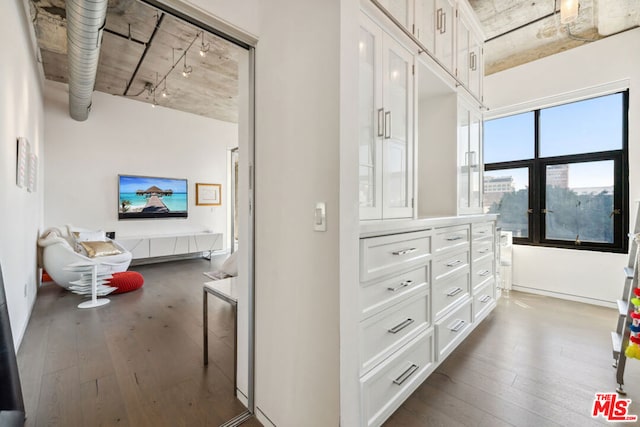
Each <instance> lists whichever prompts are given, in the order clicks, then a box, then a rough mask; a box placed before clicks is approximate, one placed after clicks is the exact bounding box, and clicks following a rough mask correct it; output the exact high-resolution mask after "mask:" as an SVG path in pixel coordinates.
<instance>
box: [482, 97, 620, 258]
mask: <svg viewBox="0 0 640 427" xmlns="http://www.w3.org/2000/svg"><path fill="white" fill-rule="evenodd" d="M614 94H622V121H623V123H622V148H621V149H619V150H609V151H599V152H593V153H579V154H569V155H562V156H554V157H542V158H541V157H540V138H539V136H540V135H539V134H540V110H543V109H544V108H539V109H535V110H533V112H534V158H533V159H525V160H514V161H506V162H496V163H487V164H485V168H484V170H485V171H499V170H504V169H516V168H528V170H529V208H528V217H529V229H528V237H514V238H513V243H514V244H520V245H529V246H542V247H553V248H564V249H577V250H590V251H600V252H615V253H627V251H628V245H629V239H628V238H627V233H628V231H629V131H628V129H629V90H628V89H626V90H623V91H616V92H612V93H607V94H602V95H597V96H593V97H591V98H585V99H580V100H578V101H571V102H566V103H565V104H571V103H573V102H580V101H585V100H588V99H592V98H597V97H600V96H607V95H614ZM606 160H612V161H613V162H614V183H613V206H614V209H616V210H619V213H616V214H613V220H614V221H613V236H614V241H613V243H598V242H589V241H585V242H572V241H568V240H557V239H547V238H546V236H545V231H546V230H545V215H546V214H545V213H544V209H545V206H546V191H545V189H546V167H547V166H548V165H558V164H572V163H585V162H593V161H606Z"/></svg>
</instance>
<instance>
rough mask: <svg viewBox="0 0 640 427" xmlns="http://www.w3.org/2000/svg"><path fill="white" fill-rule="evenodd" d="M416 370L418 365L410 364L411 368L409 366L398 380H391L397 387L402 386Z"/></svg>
mask: <svg viewBox="0 0 640 427" xmlns="http://www.w3.org/2000/svg"><path fill="white" fill-rule="evenodd" d="M417 370H418V365H416V364H415V363H412V364H411V366H409V368H408V369H407V370H406V371H404V372H403V373H402V374H400V376H399V377H398V378H396V379H395V380H393V383H394V384H397V385H402V383H403V382H405V381H406V380H408V379H409V377H410V376H411V375H413V374H414V373H415V372H416V371H417Z"/></svg>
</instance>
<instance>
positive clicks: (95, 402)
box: [18, 259, 261, 427]
mask: <svg viewBox="0 0 640 427" xmlns="http://www.w3.org/2000/svg"><path fill="white" fill-rule="evenodd" d="M216 262H218V263H219V262H220V261H219V260H218V261H216V260H215V259H214V261H212V262H211V263H210V262H209V261H207V260H203V259H195V260H186V261H174V262H168V263H163V264H154V265H148V266H136V267H132V268H131V270H134V271H139V272H140V273H142V274H143V276H144V278H145V284H144V287H143V288H142V289H140V290H137V291H134V292H130V293H126V294H121V295H111V296H109V298H110V299H111V303H110V304H107V305H106V306H103V307H99V308H95V309H85V310H82V309H78V308H77V304H78V303H79V302H81V301H82V299H81V298H80V297H79V296H77V295H75V294H72V293H70V292H67V291H65V290H64V289H62V288H60V287H59V286H57V285H53V284H52V285H47V286H44V287H42V288H41V289H40V291H39V295H38V299H37V301H36V304H35V307H34V311H33V315H32V317H31V320H30V322H29V325H28V327H27V331H26V333H25V337H24V339H23V342H22V345H21V347H20V350H19V352H18V364H19V368H20V375H21V380H22V388H23V394H24V399H25V406H26V412H27V424H26V425H27V426H45V425H46V426H64V427H75V426H82V427H85V426H113V425H118V426H154V427H156V426H172V427H173V426H218V425H220V424H222V423H223V422H225V421H226V420H228V419H230V418H232V417H233V416H234V415H237V414H239V413H241V412H242V411H243V410H244V407H243V406H242V404H241V403H240V402H239V401H238V400H237V399H236V398H235V397H234V396H233V316H232V311H231V308H230V306H229V305H228V304H226V303H224V302H222V301H220V300H218V299H216V298H209V365H208V367H206V368H205V367H204V366H203V360H202V283H203V282H204V281H205V279H206V278H205V277H204V276H203V274H202V273H203V272H204V271H211V270H214V269H215V263H216ZM245 425H248V426H260V425H261V424H260V423H258V422H257V421H255V420H250V421H249V422H247V423H246V424H245Z"/></svg>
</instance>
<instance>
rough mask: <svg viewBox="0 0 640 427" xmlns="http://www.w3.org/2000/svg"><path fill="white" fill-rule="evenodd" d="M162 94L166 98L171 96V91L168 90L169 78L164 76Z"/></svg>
mask: <svg viewBox="0 0 640 427" xmlns="http://www.w3.org/2000/svg"><path fill="white" fill-rule="evenodd" d="M160 95H162V97H163V98H166V97H168V96H169V92H167V78H166V77H165V78H164V87H163V88H162V92H160Z"/></svg>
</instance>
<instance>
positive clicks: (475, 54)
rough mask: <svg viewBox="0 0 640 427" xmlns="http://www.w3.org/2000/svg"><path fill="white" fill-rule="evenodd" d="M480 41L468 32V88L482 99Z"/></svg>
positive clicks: (482, 70)
mask: <svg viewBox="0 0 640 427" xmlns="http://www.w3.org/2000/svg"><path fill="white" fill-rule="evenodd" d="M482 44H483V43H482V41H481V39H480V37H478V36H476V35H475V34H474V33H473V32H471V33H469V65H468V67H469V90H470V91H471V93H472V94H474V95H475V96H476V97H477V98H478V99H482V76H483V75H484V69H483V64H484V62H483V61H484V58H483V52H482Z"/></svg>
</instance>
